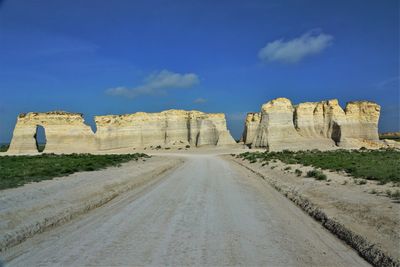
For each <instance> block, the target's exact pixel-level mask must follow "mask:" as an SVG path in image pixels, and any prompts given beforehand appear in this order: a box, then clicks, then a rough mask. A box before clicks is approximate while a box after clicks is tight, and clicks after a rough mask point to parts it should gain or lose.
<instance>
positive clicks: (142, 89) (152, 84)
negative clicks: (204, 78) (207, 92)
mask: <svg viewBox="0 0 400 267" xmlns="http://www.w3.org/2000/svg"><path fill="white" fill-rule="evenodd" d="M198 83H199V78H198V76H197V75H196V74H194V73H186V74H181V73H175V72H171V71H168V70H162V71H159V72H155V73H153V74H151V75H149V76H147V77H146V78H145V79H144V81H143V84H142V85H140V86H137V87H134V88H127V87H123V86H120V87H115V88H110V89H108V90H106V93H107V94H109V95H113V96H124V97H129V98H135V97H138V96H141V95H162V94H166V92H167V90H169V89H184V88H190V87H192V86H194V85H196V84H198Z"/></svg>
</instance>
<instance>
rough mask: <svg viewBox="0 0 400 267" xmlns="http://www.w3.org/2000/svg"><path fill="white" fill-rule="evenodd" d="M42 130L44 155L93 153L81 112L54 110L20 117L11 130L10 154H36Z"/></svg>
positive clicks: (88, 132) (91, 132)
mask: <svg viewBox="0 0 400 267" xmlns="http://www.w3.org/2000/svg"><path fill="white" fill-rule="evenodd" d="M38 126H42V127H43V128H44V129H45V135H46V147H45V151H44V152H47V153H52V152H54V153H70V152H91V151H93V150H95V148H96V147H95V140H94V134H93V131H92V129H91V128H90V127H89V126H88V125H86V124H85V123H84V119H83V115H82V114H80V113H69V112H64V111H54V112H47V113H36V112H30V113H27V114H20V115H19V116H18V119H17V124H16V126H15V129H14V133H13V138H12V140H11V144H10V148H9V150H8V151H9V152H11V153H35V152H37V151H38V150H37V140H36V132H37V127H38Z"/></svg>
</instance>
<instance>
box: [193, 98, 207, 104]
mask: <svg viewBox="0 0 400 267" xmlns="http://www.w3.org/2000/svg"><path fill="white" fill-rule="evenodd" d="M206 102H207V99H205V98H202V97H199V98H196V99H195V100H193V103H196V104H203V103H206Z"/></svg>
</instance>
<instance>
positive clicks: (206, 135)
mask: <svg viewBox="0 0 400 267" xmlns="http://www.w3.org/2000/svg"><path fill="white" fill-rule="evenodd" d="M95 121H96V126H97V132H96V133H93V131H92V130H91V128H90V127H89V126H88V125H86V124H85V123H84V119H83V115H82V114H79V113H68V112H63V111H54V112H47V113H34V112H31V113H27V114H21V115H19V116H18V119H17V124H16V126H15V129H14V134H13V138H12V141H11V144H10V148H9V153H21V154H24V153H26V154H27V153H37V152H38V150H37V140H36V133H37V127H38V126H43V128H44V129H45V134H46V147H45V150H44V152H46V153H90V152H95V151H101V150H112V149H121V148H144V147H150V146H153V147H156V146H163V147H173V146H187V145H190V146H223V145H234V144H236V142H235V140H234V139H233V138H232V136H231V134H230V133H229V131H228V129H227V127H226V120H225V115H224V114H222V113H216V114H207V113H203V112H200V111H184V110H167V111H163V112H160V113H144V112H138V113H134V114H127V115H107V116H96V117H95Z"/></svg>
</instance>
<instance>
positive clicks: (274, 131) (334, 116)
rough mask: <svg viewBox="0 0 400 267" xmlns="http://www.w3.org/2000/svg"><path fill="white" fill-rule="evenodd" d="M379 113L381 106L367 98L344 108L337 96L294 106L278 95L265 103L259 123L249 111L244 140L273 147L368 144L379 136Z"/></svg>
mask: <svg viewBox="0 0 400 267" xmlns="http://www.w3.org/2000/svg"><path fill="white" fill-rule="evenodd" d="M256 114H257V113H256ZM379 114H380V106H379V105H377V104H376V103H373V102H368V101H360V102H349V103H348V104H347V105H346V108H345V109H344V110H343V109H342V108H341V107H340V105H339V103H338V101H337V100H336V99H333V100H328V101H321V102H307V103H300V104H299V105H297V106H293V105H292V103H291V101H290V100H289V99H287V98H277V99H274V100H271V101H269V102H268V103H266V104H264V105H263V106H262V109H261V113H259V116H261V119H260V120H259V123H257V120H253V119H252V115H248V118H247V119H246V123H245V130H244V133H245V134H244V135H243V141H244V142H245V144H247V145H251V146H252V147H266V148H268V149H269V150H271V151H274V150H283V149H291V150H300V149H302V150H304V149H331V148H334V147H336V146H341V147H345V148H359V147H362V146H366V147H368V146H373V145H372V143H374V142H377V141H378V140H379V137H378V120H379ZM249 133H250V134H249ZM377 146H379V144H377Z"/></svg>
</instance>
